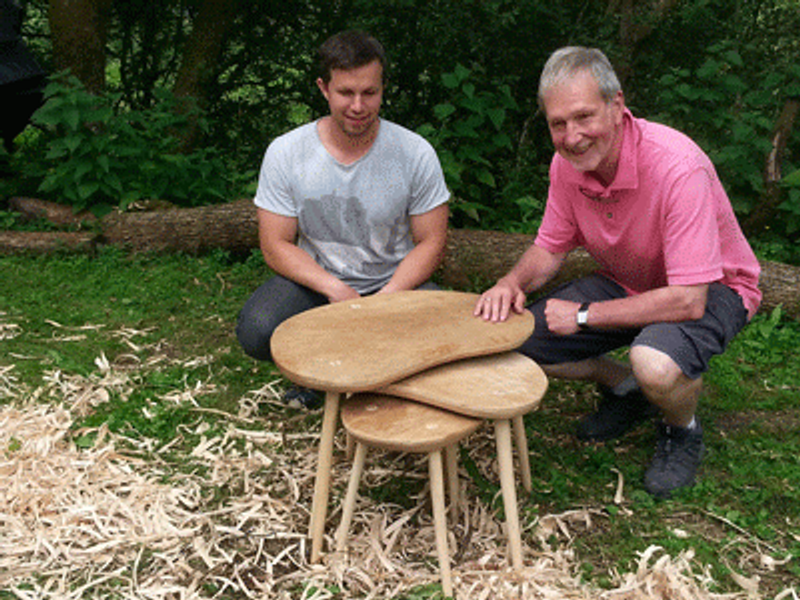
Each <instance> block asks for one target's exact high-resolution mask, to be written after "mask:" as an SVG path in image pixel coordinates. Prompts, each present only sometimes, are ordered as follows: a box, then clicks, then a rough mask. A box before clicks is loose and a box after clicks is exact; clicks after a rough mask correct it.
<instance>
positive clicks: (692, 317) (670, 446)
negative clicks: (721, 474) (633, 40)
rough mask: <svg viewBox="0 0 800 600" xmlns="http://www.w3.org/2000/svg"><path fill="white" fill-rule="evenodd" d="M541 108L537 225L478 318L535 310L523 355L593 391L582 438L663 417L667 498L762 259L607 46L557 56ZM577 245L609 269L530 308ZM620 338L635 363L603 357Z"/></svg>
mask: <svg viewBox="0 0 800 600" xmlns="http://www.w3.org/2000/svg"><path fill="white" fill-rule="evenodd" d="M539 105H540V107H541V108H542V109H543V111H544V114H545V116H546V118H547V123H548V126H549V129H550V135H551V137H552V140H553V145H554V146H555V150H556V154H555V156H554V157H553V161H552V163H551V166H550V190H549V194H548V199H547V207H546V209H545V214H544V218H543V220H542V224H541V227H540V228H539V232H538V234H537V237H536V240H535V241H534V244H533V246H531V247H530V248H529V249H528V250H527V252H526V253H525V254H524V255H523V256H522V258H521V259H520V260H519V262H518V263H517V264H516V265H515V266H514V268H513V269H512V270H511V271H510V272H509V273H508V274H507V275H505V276H504V277H502V278H501V279H500V280H499V281H498V282H497V283H496V284H495V286H494V287H492V288H491V289H490V290H488V291H486V292H485V293H484V294H483V295H482V296H481V297H480V299H479V300H478V303H477V305H476V307H475V315H476V316H479V317H482V318H484V319H486V320H491V321H502V320H504V319H506V318H507V317H508V314H509V312H510V311H515V312H521V311H522V310H525V309H526V308H527V310H530V311H531V312H533V314H534V316H535V317H536V330H535V331H534V334H533V335H532V336H531V338H530V339H529V340H528V341H527V342H526V343H525V344H524V345H523V346H522V348H521V349H520V350H521V351H522V352H523V353H525V354H526V355H528V356H530V357H531V358H533V359H534V360H536V361H537V362H538V363H539V364H540V365H542V367H543V368H544V369H545V370H546V371H547V373H548V374H549V375H551V376H553V377H562V378H567V379H583V380H589V381H594V382H596V383H598V384H599V386H600V390H601V392H602V399H601V401H600V403H599V406H598V409H597V412H595V413H593V414H591V415H589V416H588V417H586V418H584V419H583V420H582V421H581V422H580V423H579V425H578V431H577V434H578V437H579V438H581V439H584V440H591V441H602V440H609V439H613V438H616V437H618V436H620V435H622V434H624V433H625V432H627V431H628V430H629V429H630V428H631V427H633V426H634V425H636V424H637V423H638V422H641V421H643V420H646V419H647V418H649V417H651V416H654V415H655V414H657V413H660V415H661V418H660V420H659V423H658V444H657V447H656V452H655V457H654V458H653V461H652V463H651V465H650V467H649V468H648V470H647V472H646V474H645V482H644V483H645V488H646V489H647V490H648V491H649V492H650V493H651V494H653V495H654V496H657V497H660V498H666V497H669V496H670V495H671V494H672V492H673V491H675V490H677V489H679V488H683V487H688V486H691V485H693V483H694V479H695V474H696V471H697V468H698V466H699V464H700V461H701V458H702V454H703V451H704V446H703V431H702V428H701V426H700V423H699V421H698V419H697V418H696V417H695V410H696V408H697V404H698V398H699V395H700V391H701V387H702V374H703V373H704V372H705V371H706V370H707V369H708V366H709V361H710V359H711V357H712V356H714V355H716V354H720V353H722V352H723V351H724V350H725V348H726V346H727V344H728V343H729V342H730V341H731V339H733V337H734V336H735V335H736V333H737V332H738V331H739V330H740V329H741V328H742V327H743V326H744V325H745V324H746V323H747V322H748V320H749V319H750V318H751V317H752V316H753V314H754V313H755V311H756V310H757V308H758V305H759V303H760V301H761V293H760V292H759V290H758V276H759V272H760V268H759V265H758V261H757V259H756V257H755V255H754V254H753V251H752V249H751V248H750V246H749V244H748V243H747V240H746V239H745V237H744V235H743V234H742V231H741V229H740V228H739V225H738V223H737V221H736V217H735V215H734V213H733V209H732V208H731V204H730V201H729V200H728V197H727V195H726V194H725V191H724V189H723V187H722V185H721V184H720V181H719V179H718V177H717V174H716V171H715V169H714V166H713V165H712V164H711V161H710V160H709V159H708V157H707V156H706V155H705V154H704V153H703V151H702V150H701V149H700V148H699V147H698V146H697V145H696V144H695V143H694V142H692V140H690V139H689V138H688V137H686V136H685V135H683V134H682V133H680V132H678V131H675V130H674V129H670V128H669V127H665V126H663V125H659V124H656V123H651V122H648V121H646V120H644V119H638V118H635V117H634V116H633V115H632V114H631V112H630V111H629V110H628V109H627V108H626V106H625V99H624V96H623V93H622V90H621V88H620V84H619V80H618V79H617V76H616V74H615V73H614V70H613V68H612V66H611V64H610V63H609V61H608V59H607V58H606V57H605V55H604V54H603V53H602V52H600V51H599V50H596V49H589V48H575V47H569V48H562V49H561V50H558V51H556V52H555V53H553V55H552V56H551V57H550V59H549V60H548V61H547V64H546V65H545V67H544V70H543V72H542V76H541V79H540V83H539ZM579 246H582V247H584V248H585V249H586V250H587V251H588V252H589V253H590V254H591V255H592V257H593V258H594V259H595V260H596V261H597V262H598V264H599V265H600V270H599V271H598V272H597V273H595V274H593V275H590V276H588V277H585V278H582V279H579V280H577V281H573V282H570V283H568V284H566V285H564V286H562V287H561V288H559V289H558V290H556V291H555V292H553V293H552V294H550V295H548V296H547V297H545V298H541V299H539V300H537V301H536V302H534V303H533V304H531V305H529V306H527V307H525V300H526V294H528V293H531V292H533V291H535V290H537V289H538V288H540V287H541V286H542V285H544V284H545V283H546V282H547V281H548V280H550V279H551V278H552V277H553V275H555V273H556V272H557V271H558V269H559V268H560V266H561V264H562V263H563V261H564V258H565V257H566V255H567V254H568V253H569V252H570V251H571V250H573V249H574V248H577V247H579ZM622 346H630V355H629V356H630V362H629V363H623V362H619V361H615V360H612V359H611V358H609V357H608V356H606V354H607V353H608V352H609V351H611V350H614V349H616V348H619V347H622Z"/></svg>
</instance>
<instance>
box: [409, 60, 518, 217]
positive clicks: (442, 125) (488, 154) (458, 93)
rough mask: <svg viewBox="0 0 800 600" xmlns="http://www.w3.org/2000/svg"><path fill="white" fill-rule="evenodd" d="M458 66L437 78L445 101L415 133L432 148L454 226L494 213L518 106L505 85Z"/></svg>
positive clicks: (508, 159) (509, 155)
mask: <svg viewBox="0 0 800 600" xmlns="http://www.w3.org/2000/svg"><path fill="white" fill-rule="evenodd" d="M480 79H481V78H480V77H479V74H478V73H476V72H475V71H473V70H470V69H468V68H466V67H465V66H463V65H457V66H456V68H455V70H454V71H453V72H452V73H446V74H444V75H443V76H442V81H443V83H444V86H445V87H446V88H447V89H448V90H450V93H451V96H450V101H448V102H443V103H441V104H438V105H437V106H436V107H435V108H434V114H435V116H436V119H437V124H436V125H431V124H426V125H423V126H422V127H420V128H419V129H418V132H419V133H420V134H421V135H423V136H424V137H426V138H428V140H429V141H430V142H431V143H432V144H433V146H434V147H435V148H436V151H437V153H438V155H439V160H440V161H441V163H442V169H443V170H444V175H445V179H446V180H447V184H448V187H449V188H450V190H451V192H452V193H453V195H454V197H455V201H454V202H453V204H452V208H453V212H454V221H455V223H456V224H457V225H464V224H466V223H472V224H475V223H481V224H482V223H483V219H482V216H483V215H492V214H496V212H497V204H498V201H499V199H500V198H499V196H500V194H501V190H502V184H503V181H504V180H506V179H507V176H505V174H504V170H505V169H506V168H507V167H508V164H509V162H511V160H512V159H513V156H514V144H513V141H512V138H511V135H510V134H509V128H508V123H509V117H510V114H511V113H514V112H516V111H518V110H519V107H518V105H517V103H516V101H515V100H514V98H513V97H512V95H511V88H510V87H509V86H508V85H505V84H501V83H496V82H489V83H488V84H487V85H485V86H481V88H483V89H480V88H479V86H480V83H479V81H480Z"/></svg>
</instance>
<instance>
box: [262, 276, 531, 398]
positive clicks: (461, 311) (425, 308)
mask: <svg viewBox="0 0 800 600" xmlns="http://www.w3.org/2000/svg"><path fill="white" fill-rule="evenodd" d="M477 299H478V296H477V295H476V294H467V293H463V292H449V291H428V290H424V291H423V290H418V291H410V292H397V293H394V294H377V295H374V296H368V297H364V298H359V299H356V300H352V301H345V302H337V303H335V304H330V305H326V306H322V307H320V308H315V309H312V310H309V311H306V312H304V313H301V314H299V315H297V316H295V317H292V318H291V319H288V320H287V321H285V322H283V323H282V324H281V325H280V326H279V327H278V328H277V329H276V330H275V333H274V335H273V337H272V356H273V359H274V360H275V364H276V365H277V366H278V368H279V369H280V370H281V372H282V373H283V374H284V375H286V377H288V378H289V379H291V380H292V381H294V382H295V383H298V384H300V385H304V386H307V387H310V388H313V389H318V390H327V391H339V392H357V391H364V390H371V389H376V388H379V387H382V386H385V385H387V384H389V383H391V382H394V381H397V380H400V379H403V378H405V377H408V376H410V375H414V374H416V373H419V372H420V371H423V370H425V369H429V368H431V367H434V366H437V365H441V364H444V363H448V362H452V361H455V360H460V359H463V358H468V357H474V356H484V355H488V354H495V353H498V352H506V351H508V350H513V349H515V348H517V347H519V346H520V345H521V344H522V343H523V342H524V341H525V340H526V339H527V338H528V337H529V336H530V335H531V333H532V332H533V315H532V314H530V313H529V312H528V311H523V314H522V315H517V314H513V315H512V316H511V317H510V318H509V319H508V320H507V321H505V322H503V323H488V322H486V321H484V320H483V319H480V318H476V317H473V316H472V312H473V309H474V307H475V302H476V301H477Z"/></svg>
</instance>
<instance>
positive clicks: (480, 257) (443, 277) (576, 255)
mask: <svg viewBox="0 0 800 600" xmlns="http://www.w3.org/2000/svg"><path fill="white" fill-rule="evenodd" d="M48 204H50V203H47V202H42V201H39V200H31V199H26V198H15V199H13V200H12V201H11V206H12V208H13V210H16V211H19V212H21V213H23V214H24V215H30V216H32V217H36V218H42V216H43V215H47V214H54V215H57V218H58V219H59V221H60V222H61V223H64V220H68V216H67V215H65V214H64V212H63V211H62V210H60V209H55V210H53V209H52V205H51V208H50V209H48ZM81 219H82V216H81V215H77V216H73V220H74V221H75V222H81ZM95 227H96V229H97V233H92V232H85V231H82V232H69V233H67V232H64V233H54V232H48V233H30V232H0V255H2V254H13V253H22V252H26V253H44V252H52V251H57V250H73V251H89V250H92V249H94V248H96V247H98V246H101V245H104V244H110V245H114V246H120V247H124V248H127V249H128V250H130V251H134V252H178V251H180V252H188V253H202V252H206V251H209V250H211V249H215V248H220V249H224V250H228V251H229V252H232V253H235V254H249V253H250V252H251V251H252V250H253V249H255V248H257V247H258V231H257V229H258V226H257V222H256V211H255V207H254V206H253V202H252V201H251V200H249V199H247V200H237V201H235V202H230V203H228V204H219V205H214V206H204V207H200V208H185V209H168V210H156V211H148V212H128V213H112V214H109V215H107V216H105V217H104V218H103V219H102V220H101V221H100V222H99V223H97V224H95ZM532 243H533V236H532V235H524V234H519V233H503V232H499V231H477V230H468V229H451V230H450V231H449V233H448V240H447V253H446V255H445V259H444V261H443V263H442V266H441V267H440V268H439V270H438V272H437V278H438V279H439V281H440V282H441V283H442V284H443V285H445V286H447V287H452V288H454V289H460V290H480V289H485V288H487V287H489V286H491V285H492V284H493V283H494V282H495V281H496V280H497V279H498V278H499V277H501V276H502V275H504V274H505V273H506V272H508V271H509V269H511V267H512V266H513V265H514V264H515V263H516V262H517V260H518V259H519V257H520V256H522V253H523V252H525V250H526V249H527V248H528V247H529V246H530V245H531V244H532ZM761 267H762V273H761V290H762V292H763V293H764V300H763V302H762V304H761V310H762V311H769V310H772V309H773V308H775V307H776V306H778V305H783V310H784V311H785V312H786V314H788V315H789V316H791V317H792V318H794V319H800V267H794V266H790V265H784V264H780V263H773V262H762V264H761ZM596 268H597V264H596V263H595V262H594V260H592V258H591V257H590V256H589V255H588V254H587V253H586V252H584V251H580V250H579V251H575V252H572V253H571V254H570V255H569V257H568V258H567V260H566V261H565V262H564V265H563V266H562V268H561V270H560V271H559V273H558V276H557V277H556V278H555V279H554V280H553V281H551V282H550V283H549V284H548V286H547V287H546V288H544V290H542V291H546V290H549V289H552V288H553V287H554V286H556V285H559V284H560V283H562V282H564V281H568V280H570V279H574V278H575V277H578V276H581V275H585V274H588V273H590V272H592V271H593V270H595V269H596Z"/></svg>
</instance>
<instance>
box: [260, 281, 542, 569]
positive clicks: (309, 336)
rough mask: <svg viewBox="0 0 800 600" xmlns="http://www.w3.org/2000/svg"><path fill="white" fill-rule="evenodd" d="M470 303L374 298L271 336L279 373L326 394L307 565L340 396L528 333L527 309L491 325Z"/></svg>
mask: <svg viewBox="0 0 800 600" xmlns="http://www.w3.org/2000/svg"><path fill="white" fill-rule="evenodd" d="M477 300H478V295H477V294H467V293H462V292H448V291H427V290H425V291H423V290H418V291H408V292H397V293H394V294H376V295H374V296H368V297H363V298H358V299H356V300H350V301H345V302H338V303H335V304H330V305H326V306H322V307H319V308H315V309H312V310H309V311H306V312H303V313H300V314H299V315H296V316H294V317H292V318H291V319H288V320H286V321H284V322H283V323H282V324H281V325H280V326H279V327H278V328H277V329H276V330H275V333H274V334H273V336H272V343H271V351H272V356H273V359H274V361H275V364H276V365H277V367H278V368H279V369H280V371H281V372H282V373H283V374H284V375H285V376H286V377H287V378H289V379H290V380H292V381H294V382H295V383H297V384H300V385H304V386H307V387H310V388H313V389H317V390H323V391H325V392H326V394H325V408H324V413H323V420H322V433H321V438H320V446H319V460H318V463H317V475H316V480H315V484H314V499H313V501H312V507H311V524H310V528H309V529H310V534H311V562H312V563H313V562H317V561H318V560H319V557H320V553H321V551H322V539H323V534H324V527H325V518H326V515H327V508H328V497H329V494H330V473H331V466H332V458H333V438H334V433H335V430H336V424H337V419H338V415H339V401H340V395H341V394H342V393H349V392H359V391H368V390H375V389H379V388H382V387H385V386H387V385H389V384H390V383H394V382H397V381H400V380H401V379H405V378H406V377H409V376H411V375H415V374H417V373H420V372H421V371H424V370H426V369H429V368H431V367H435V366H438V365H442V364H445V363H450V362H453V361H456V360H460V359H463V358H469V357H475V356H485V355H489V354H496V353H499V352H506V351H508V350H513V349H515V348H517V347H519V346H520V345H521V344H522V343H523V342H524V341H525V340H526V339H527V338H528V337H530V335H531V334H532V333H533V327H534V319H533V315H532V314H530V313H529V312H528V311H523V314H521V315H518V314H516V313H514V314H512V315H511V317H510V318H509V319H508V320H507V321H504V322H502V323H491V322H488V321H484V320H483V319H481V318H478V317H474V316H473V310H474V308H475V303H476V302H477Z"/></svg>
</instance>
